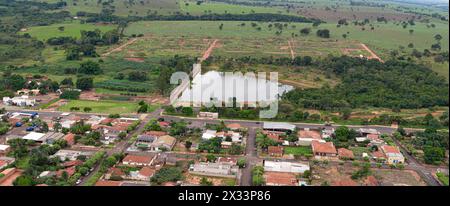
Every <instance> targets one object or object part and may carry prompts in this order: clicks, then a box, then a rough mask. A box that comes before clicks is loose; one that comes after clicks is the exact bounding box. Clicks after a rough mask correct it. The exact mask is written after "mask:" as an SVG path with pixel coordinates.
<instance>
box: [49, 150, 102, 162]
mask: <svg viewBox="0 0 450 206" xmlns="http://www.w3.org/2000/svg"><path fill="white" fill-rule="evenodd" d="M93 154H94V153H93V152H90V151H78V150H65V149H62V150H59V151H58V152H56V153H55V154H54V155H52V156H51V157H59V159H60V160H61V161H66V160H76V159H77V158H78V157H79V156H85V157H90V156H92V155H93Z"/></svg>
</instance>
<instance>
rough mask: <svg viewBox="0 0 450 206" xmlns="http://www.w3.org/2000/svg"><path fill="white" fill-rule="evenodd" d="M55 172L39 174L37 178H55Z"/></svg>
mask: <svg viewBox="0 0 450 206" xmlns="http://www.w3.org/2000/svg"><path fill="white" fill-rule="evenodd" d="M55 176H56V172H54V171H43V172H41V174H39V176H38V178H48V177H55Z"/></svg>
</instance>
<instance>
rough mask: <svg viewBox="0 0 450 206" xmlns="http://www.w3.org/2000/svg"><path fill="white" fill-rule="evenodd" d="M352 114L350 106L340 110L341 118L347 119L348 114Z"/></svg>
mask: <svg viewBox="0 0 450 206" xmlns="http://www.w3.org/2000/svg"><path fill="white" fill-rule="evenodd" d="M351 114H352V109H350V108H345V109H343V110H342V111H341V118H342V119H343V120H347V119H348V118H350V115H351Z"/></svg>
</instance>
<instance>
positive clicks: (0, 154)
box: [0, 144, 11, 156]
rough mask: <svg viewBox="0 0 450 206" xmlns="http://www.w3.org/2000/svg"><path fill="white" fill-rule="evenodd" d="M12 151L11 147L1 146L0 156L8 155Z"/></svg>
mask: <svg viewBox="0 0 450 206" xmlns="http://www.w3.org/2000/svg"><path fill="white" fill-rule="evenodd" d="M10 151H11V147H10V146H9V145H6V144H0V156H2V155H6V154H8V153H9V152H10Z"/></svg>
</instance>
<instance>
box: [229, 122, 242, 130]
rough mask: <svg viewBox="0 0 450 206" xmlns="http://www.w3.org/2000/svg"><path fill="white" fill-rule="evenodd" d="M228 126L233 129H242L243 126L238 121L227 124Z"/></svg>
mask: <svg viewBox="0 0 450 206" xmlns="http://www.w3.org/2000/svg"><path fill="white" fill-rule="evenodd" d="M227 128H228V129H231V130H233V131H238V130H241V129H242V126H241V125H240V124H238V123H231V124H227Z"/></svg>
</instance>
